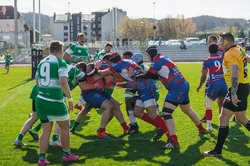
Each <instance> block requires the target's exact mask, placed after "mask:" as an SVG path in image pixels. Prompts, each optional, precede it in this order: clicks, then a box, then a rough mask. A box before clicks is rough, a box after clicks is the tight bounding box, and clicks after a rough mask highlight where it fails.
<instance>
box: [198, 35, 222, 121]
mask: <svg viewBox="0 0 250 166" xmlns="http://www.w3.org/2000/svg"><path fill="white" fill-rule="evenodd" d="M207 41H208V45H210V44H216V45H217V42H218V39H217V37H216V36H215V35H210V36H208V38H207ZM217 54H218V55H221V56H222V58H223V57H224V51H223V50H222V49H221V47H220V46H219V45H218V51H217ZM205 86H206V87H205V96H206V95H207V90H208V88H209V77H208V79H207V81H206V84H205ZM224 99H225V98H223V97H218V98H217V105H218V108H219V114H220V111H221V108H222V105H223V101H224ZM207 116H210V111H205V115H204V117H203V118H202V119H201V122H203V123H205V122H206V117H207ZM211 120H212V119H211Z"/></svg>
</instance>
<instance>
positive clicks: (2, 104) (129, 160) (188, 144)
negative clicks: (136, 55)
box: [0, 63, 250, 166]
mask: <svg viewBox="0 0 250 166" xmlns="http://www.w3.org/2000/svg"><path fill="white" fill-rule="evenodd" d="M177 66H178V67H179V69H180V70H181V72H182V73H183V75H184V76H185V78H186V79H187V80H188V81H189V83H190V87H191V88H190V101H191V106H192V107H193V108H194V110H195V111H196V112H197V113H198V114H199V116H200V117H202V116H203V114H204V93H203V90H204V87H203V89H202V90H201V92H199V93H196V87H197V85H198V83H199V78H200V71H201V64H199V63H198V64H197V63H196V64H191V63H190V64H189V63H187V64H177ZM30 76H31V67H14V66H11V67H10V73H9V74H8V75H6V74H5V70H4V68H3V67H0V112H1V116H0V126H1V128H0V156H1V157H0V165H18V166H19V165H36V164H37V160H38V151H39V150H38V148H39V145H38V143H37V142H33V141H32V138H31V136H29V135H28V134H27V135H26V136H25V137H24V139H23V141H24V142H25V143H26V144H27V146H25V147H22V148H14V146H13V142H14V140H15V139H16V137H17V135H18V133H19V131H20V130H21V127H22V125H23V123H24V122H25V121H26V120H27V118H28V114H29V113H31V100H30V99H29V95H30V91H31V88H32V86H33V85H34V84H35V81H34V80H31V79H30ZM79 93H80V91H79V89H75V90H74V91H73V97H74V99H75V101H76V100H77V98H78V96H79ZM166 93H167V91H166V90H165V89H164V88H163V87H162V86H160V94H161V95H160V99H159V104H160V106H162V103H163V101H164V98H165V96H166ZM123 94H124V90H123V89H116V90H115V92H114V95H113V96H114V97H115V98H116V99H117V100H118V101H121V102H122V103H123V104H122V105H121V109H122V111H123V113H124V117H125V119H126V120H128V117H127V115H126V112H125V104H124V97H123ZM249 101H250V98H249ZM77 113H78V111H77V110H74V112H73V113H71V122H72V121H73V120H74V119H75V117H76V115H77ZM247 115H248V117H250V116H249V115H250V104H249V106H248V112H247ZM173 117H174V119H175V121H176V128H177V135H178V137H179V142H180V145H181V149H180V151H175V150H173V151H171V150H161V149H160V146H161V145H162V144H163V143H164V141H166V137H165V136H164V137H163V138H162V139H161V141H158V142H152V141H151V138H152V137H153V135H154V133H155V132H154V127H152V126H151V125H149V124H147V123H144V122H143V121H141V120H138V123H139V126H140V128H139V130H140V133H138V134H133V135H128V136H123V135H122V129H121V127H120V125H119V123H118V122H117V120H116V119H115V118H114V119H113V120H112V121H111V122H110V123H109V124H108V126H107V132H108V133H109V134H110V136H111V137H112V139H111V140H109V141H103V140H98V139H96V137H95V134H96V130H97V128H98V126H99V122H100V112H97V111H95V110H94V109H93V110H92V111H91V112H90V115H89V116H87V117H86V118H85V119H84V122H83V123H82V124H81V125H80V126H79V128H78V129H77V132H76V134H75V135H71V136H70V138H71V147H72V151H73V152H74V153H76V154H78V155H80V161H78V162H77V163H73V164H72V165H82V164H85V165H101V166H103V165H133V166H134V165H166V164H170V165H250V141H249V140H250V139H249V138H250V134H249V132H248V131H247V130H246V129H245V128H244V127H243V126H241V125H239V124H236V123H233V122H231V123H230V131H229V137H228V139H227V141H226V143H225V146H224V149H223V155H224V158H223V159H219V158H203V157H201V155H200V152H201V151H204V150H209V149H211V148H213V146H214V145H215V143H216V138H217V132H218V130H217V129H218V108H217V105H216V103H214V107H213V126H214V128H215V130H214V132H213V133H211V134H210V135H206V136H205V137H204V138H200V137H199V136H198V131H197V129H196V127H195V125H194V124H193V123H192V122H191V120H190V119H189V118H188V117H187V116H186V115H184V113H182V112H181V110H180V109H177V110H176V111H175V112H174V115H173ZM62 155H63V152H62V150H61V149H58V148H53V147H49V150H48V159H49V160H50V161H51V165H62V160H61V158H62Z"/></svg>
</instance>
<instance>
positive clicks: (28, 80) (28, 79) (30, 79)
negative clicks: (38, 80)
mask: <svg viewBox="0 0 250 166" xmlns="http://www.w3.org/2000/svg"><path fill="white" fill-rule="evenodd" d="M32 80H33V79H32V78H27V79H25V80H23V82H21V83H19V84H17V85H15V86H13V87H11V88H9V89H8V90H12V89H15V88H17V87H19V86H21V85H23V84H26V83H28V82H30V81H32Z"/></svg>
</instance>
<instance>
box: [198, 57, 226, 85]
mask: <svg viewBox="0 0 250 166" xmlns="http://www.w3.org/2000/svg"><path fill="white" fill-rule="evenodd" d="M222 62H223V55H222V54H221V53H219V52H217V53H216V54H210V55H209V56H208V57H207V58H206V59H205V60H204V61H203V67H202V68H203V70H208V72H209V81H210V82H211V81H216V80H224V75H223V67H222Z"/></svg>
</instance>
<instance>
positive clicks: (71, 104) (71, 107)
mask: <svg viewBox="0 0 250 166" xmlns="http://www.w3.org/2000/svg"><path fill="white" fill-rule="evenodd" d="M72 111H73V101H69V112H72Z"/></svg>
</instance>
